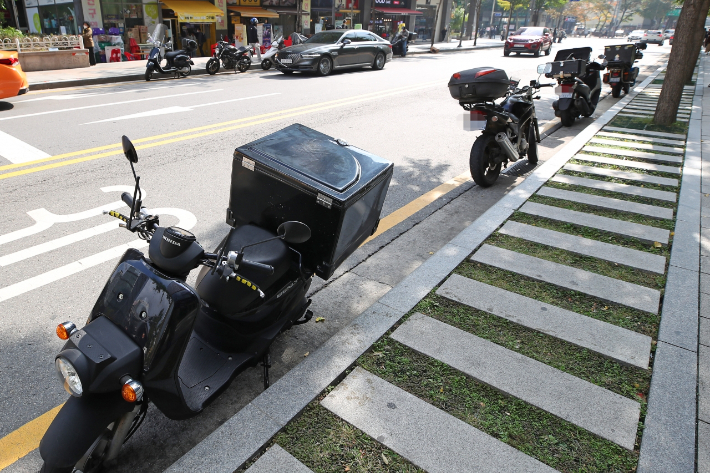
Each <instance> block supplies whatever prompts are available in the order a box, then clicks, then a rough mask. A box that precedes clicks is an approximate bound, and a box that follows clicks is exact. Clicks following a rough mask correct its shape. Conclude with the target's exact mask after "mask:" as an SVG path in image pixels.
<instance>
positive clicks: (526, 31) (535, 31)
mask: <svg viewBox="0 0 710 473" xmlns="http://www.w3.org/2000/svg"><path fill="white" fill-rule="evenodd" d="M542 30H543V28H518V30H517V31H516V32H515V33H513V34H514V35H515V36H542Z"/></svg>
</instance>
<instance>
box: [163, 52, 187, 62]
mask: <svg viewBox="0 0 710 473" xmlns="http://www.w3.org/2000/svg"><path fill="white" fill-rule="evenodd" d="M181 54H187V53H185V51H183V50H180V51H168V52H167V53H165V59H167V60H168V61H169V60H171V59H174V58H176V57H177V56H179V55H181Z"/></svg>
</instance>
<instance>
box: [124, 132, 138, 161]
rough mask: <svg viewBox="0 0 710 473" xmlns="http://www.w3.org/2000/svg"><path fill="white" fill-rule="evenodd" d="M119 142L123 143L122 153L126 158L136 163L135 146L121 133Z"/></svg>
mask: <svg viewBox="0 0 710 473" xmlns="http://www.w3.org/2000/svg"><path fill="white" fill-rule="evenodd" d="M121 142H122V143H123V154H124V155H126V159H128V161H130V162H132V163H137V162H138V153H136V148H134V147H133V143H131V140H129V139H128V137H127V136H126V135H123V138H121Z"/></svg>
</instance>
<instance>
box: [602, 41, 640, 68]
mask: <svg viewBox="0 0 710 473" xmlns="http://www.w3.org/2000/svg"><path fill="white" fill-rule="evenodd" d="M604 57H606V60H607V61H608V62H609V64H618V63H621V64H625V65H628V66H631V65H633V63H634V61H635V60H636V45H635V44H619V45H616V46H604Z"/></svg>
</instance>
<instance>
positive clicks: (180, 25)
mask: <svg viewBox="0 0 710 473" xmlns="http://www.w3.org/2000/svg"><path fill="white" fill-rule="evenodd" d="M161 3H162V4H163V6H164V7H163V11H162V13H163V23H165V24H166V26H167V25H168V24H169V27H170V36H171V37H172V39H173V46H174V47H175V49H180V48H182V47H183V46H182V39H183V38H188V37H190V36H191V35H195V36H196V35H197V32H198V29H199V31H201V32H202V33H203V34H204V35H205V43H204V45H203V47H202V53H203V55H204V56H209V55H210V54H211V53H210V45H212V44H214V43H215V42H216V40H217V23H218V22H221V21H222V20H223V18H224V12H223V10H222V9H220V8H218V7H216V6H215V5H213V4H212V3H209V2H206V1H199V0H193V1H186V0H163V1H162V2H161ZM192 54H195V55H198V56H199V54H200V53H199V50H198V51H193V52H192Z"/></svg>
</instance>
